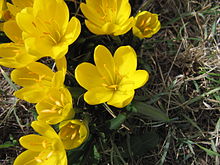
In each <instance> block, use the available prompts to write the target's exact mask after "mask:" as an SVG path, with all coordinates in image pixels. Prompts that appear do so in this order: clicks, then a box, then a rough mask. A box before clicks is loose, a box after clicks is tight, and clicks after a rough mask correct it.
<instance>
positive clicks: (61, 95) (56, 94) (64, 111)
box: [36, 88, 75, 124]
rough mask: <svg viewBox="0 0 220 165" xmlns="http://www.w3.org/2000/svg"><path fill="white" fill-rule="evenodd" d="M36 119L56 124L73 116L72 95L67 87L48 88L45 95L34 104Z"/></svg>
mask: <svg viewBox="0 0 220 165" xmlns="http://www.w3.org/2000/svg"><path fill="white" fill-rule="evenodd" d="M36 110H37V113H38V114H39V116H38V117H37V119H38V120H42V121H45V122H46V123H48V124H57V123H59V122H61V121H63V120H67V119H71V118H73V117H74V114H75V112H74V110H73V105H72V96H71V94H70V92H69V91H68V89H67V88H50V89H49V91H48V92H47V95H46V97H45V98H44V99H42V100H41V101H40V102H39V103H37V105H36Z"/></svg>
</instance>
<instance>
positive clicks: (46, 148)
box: [14, 121, 67, 165]
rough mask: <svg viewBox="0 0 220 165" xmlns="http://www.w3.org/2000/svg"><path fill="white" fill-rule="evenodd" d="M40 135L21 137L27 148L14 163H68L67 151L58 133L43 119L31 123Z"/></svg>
mask: <svg viewBox="0 0 220 165" xmlns="http://www.w3.org/2000/svg"><path fill="white" fill-rule="evenodd" d="M31 126H32V127H33V129H34V130H35V131H36V132H37V133H39V134H40V135H35V134H30V135H26V136H23V137H21V138H20V139H19V142H20V144H21V145H22V146H23V147H24V148H26V149H27V150H26V151H24V152H22V153H21V154H20V155H18V157H17V158H16V159H15V161H14V165H29V164H31V165H40V164H42V165H43V164H48V165H67V157H66V151H65V148H64V146H63V143H62V141H61V140H60V138H59V136H58V135H57V133H56V132H55V131H54V129H53V128H52V127H50V126H49V125H48V124H46V123H44V122H42V121H34V122H32V123H31Z"/></svg>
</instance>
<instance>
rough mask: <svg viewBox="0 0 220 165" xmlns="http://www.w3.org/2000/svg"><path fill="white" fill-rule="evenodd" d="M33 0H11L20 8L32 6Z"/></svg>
mask: <svg viewBox="0 0 220 165" xmlns="http://www.w3.org/2000/svg"><path fill="white" fill-rule="evenodd" d="M33 1H34V0H12V3H13V4H14V5H15V6H18V7H20V8H25V7H32V6H33Z"/></svg>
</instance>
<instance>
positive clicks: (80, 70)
mask: <svg viewBox="0 0 220 165" xmlns="http://www.w3.org/2000/svg"><path fill="white" fill-rule="evenodd" d="M75 77H76V80H77V82H78V83H79V84H80V85H81V86H82V87H83V88H85V89H87V90H88V89H91V88H95V87H98V86H101V85H102V84H103V83H104V81H103V80H102V79H101V76H100V74H99V72H98V70H97V68H96V67H95V66H94V65H92V64H90V63H86V62H84V63H82V64H80V65H78V66H77V67H76V69H75Z"/></svg>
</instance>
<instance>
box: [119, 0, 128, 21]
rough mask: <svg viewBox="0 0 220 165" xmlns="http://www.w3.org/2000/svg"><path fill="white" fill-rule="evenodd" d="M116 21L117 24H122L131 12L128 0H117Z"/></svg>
mask: <svg viewBox="0 0 220 165" xmlns="http://www.w3.org/2000/svg"><path fill="white" fill-rule="evenodd" d="M117 5H118V6H117V11H118V12H117V17H116V20H117V23H118V24H123V23H125V22H126V21H127V20H128V18H129V16H130V14H131V6H130V4H129V1H128V0H117Z"/></svg>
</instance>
